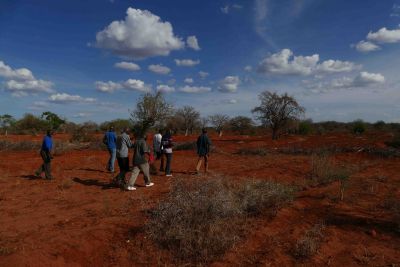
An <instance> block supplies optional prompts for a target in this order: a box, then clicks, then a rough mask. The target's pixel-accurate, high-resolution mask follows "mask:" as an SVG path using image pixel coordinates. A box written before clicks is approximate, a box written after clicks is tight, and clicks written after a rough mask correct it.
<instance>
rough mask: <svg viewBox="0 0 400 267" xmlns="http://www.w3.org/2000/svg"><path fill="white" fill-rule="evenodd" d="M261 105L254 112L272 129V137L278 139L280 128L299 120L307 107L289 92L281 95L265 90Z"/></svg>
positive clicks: (260, 96)
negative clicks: (301, 104)
mask: <svg viewBox="0 0 400 267" xmlns="http://www.w3.org/2000/svg"><path fill="white" fill-rule="evenodd" d="M259 99H260V101H261V105H260V106H258V107H255V108H254V109H253V110H252V112H253V113H255V114H256V118H257V119H258V120H260V121H261V122H262V123H263V124H264V125H265V126H270V127H271V129H272V139H273V140H276V139H278V136H279V130H280V129H281V128H282V127H283V126H284V125H285V124H286V123H287V122H288V121H289V120H297V119H299V118H300V116H301V115H303V114H304V111H305V109H304V108H303V107H302V106H300V105H299V104H298V103H297V101H296V99H295V98H294V97H291V96H289V95H288V94H287V93H285V94H283V95H279V94H277V93H274V92H269V91H264V92H262V93H261V94H260V95H259Z"/></svg>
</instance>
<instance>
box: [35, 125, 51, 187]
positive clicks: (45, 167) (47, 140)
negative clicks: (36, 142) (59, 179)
mask: <svg viewBox="0 0 400 267" xmlns="http://www.w3.org/2000/svg"><path fill="white" fill-rule="evenodd" d="M52 135H53V132H52V131H51V130H48V131H47V134H46V136H45V137H44V138H43V142H42V147H41V149H40V156H41V157H42V159H43V164H42V165H41V166H40V167H39V169H38V170H37V171H36V172H35V175H36V176H41V174H42V173H43V172H44V173H45V175H46V179H47V180H52V179H53V176H52V175H51V160H52V159H53V156H52V155H51V150H52V148H53V140H52V138H51V137H52Z"/></svg>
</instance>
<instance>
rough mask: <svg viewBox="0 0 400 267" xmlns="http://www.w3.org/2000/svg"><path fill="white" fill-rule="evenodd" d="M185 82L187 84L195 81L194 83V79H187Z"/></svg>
mask: <svg viewBox="0 0 400 267" xmlns="http://www.w3.org/2000/svg"><path fill="white" fill-rule="evenodd" d="M184 82H185V83H193V82H194V81H193V79H192V78H186V79H185V80H184Z"/></svg>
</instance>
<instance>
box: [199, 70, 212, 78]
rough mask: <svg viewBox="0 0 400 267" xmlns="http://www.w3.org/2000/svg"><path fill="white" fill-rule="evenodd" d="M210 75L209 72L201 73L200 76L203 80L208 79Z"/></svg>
mask: <svg viewBox="0 0 400 267" xmlns="http://www.w3.org/2000/svg"><path fill="white" fill-rule="evenodd" d="M209 75H210V73H208V72H205V71H199V76H200V78H202V79H205V78H207V77H208V76H209Z"/></svg>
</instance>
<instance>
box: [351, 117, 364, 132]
mask: <svg viewBox="0 0 400 267" xmlns="http://www.w3.org/2000/svg"><path fill="white" fill-rule="evenodd" d="M365 130H366V125H365V123H364V122H363V121H362V120H356V121H354V122H353V127H352V132H353V133H354V134H363V133H364V132H365Z"/></svg>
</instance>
